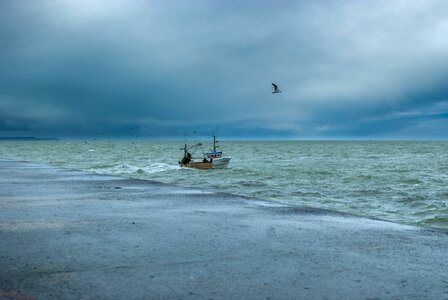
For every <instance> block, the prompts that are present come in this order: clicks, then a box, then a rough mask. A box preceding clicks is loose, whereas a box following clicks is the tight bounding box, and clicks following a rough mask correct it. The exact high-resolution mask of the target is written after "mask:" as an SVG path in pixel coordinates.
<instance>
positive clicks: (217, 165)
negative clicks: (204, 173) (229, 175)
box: [212, 157, 230, 169]
mask: <svg viewBox="0 0 448 300" xmlns="http://www.w3.org/2000/svg"><path fill="white" fill-rule="evenodd" d="M229 163H230V157H223V158H216V159H213V162H212V164H213V169H224V168H227V166H228V165H229Z"/></svg>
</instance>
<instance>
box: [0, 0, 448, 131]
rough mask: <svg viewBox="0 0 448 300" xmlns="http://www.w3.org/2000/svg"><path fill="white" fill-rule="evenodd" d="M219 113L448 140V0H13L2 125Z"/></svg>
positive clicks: (228, 118)
mask: <svg viewBox="0 0 448 300" xmlns="http://www.w3.org/2000/svg"><path fill="white" fill-rule="evenodd" d="M272 82H275V83H277V84H278V85H279V87H280V89H281V90H282V93H280V94H272V90H271V89H272V87H271V83H272ZM216 126H218V127H219V130H220V135H221V136H222V137H225V138H255V139H257V138H268V139H271V138H280V139H283V138H288V139H341V138H342V139H344V138H348V139H358V138H361V139H375V138H381V139H382V138H385V139H395V138H399V139H447V138H448V2H447V1H445V0H443V1H430V0H425V1H414V0H412V1H400V0H397V1H390V0H387V1H381V0H375V1H361V0H359V1H323V0H322V1H200V0H194V1H193V0H192V1H185V0H182V1H181V0H177V1H167V0H163V1H162V0H160V1H145V0H132V1H131V0H127V1H118V0H89V1H84V0H78V1H56V0H54V1H47V0H37V1H36V0H29V1H26V0H1V1H0V136H38V137H44V136H51V137H62V138H64V137H101V136H104V137H133V136H139V137H141V138H143V137H147V138H162V137H163V138H170V137H172V138H177V137H183V134H184V133H187V134H190V133H191V132H193V131H196V132H197V134H199V135H209V133H210V132H211V130H212V129H213V128H215V127H216Z"/></svg>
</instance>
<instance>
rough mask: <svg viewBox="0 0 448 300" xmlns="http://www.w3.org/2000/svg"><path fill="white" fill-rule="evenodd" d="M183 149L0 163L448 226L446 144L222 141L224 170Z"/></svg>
mask: <svg viewBox="0 0 448 300" xmlns="http://www.w3.org/2000/svg"><path fill="white" fill-rule="evenodd" d="M195 142H196V141H191V142H189V144H193V143H195ZM199 142H202V143H203V144H204V145H207V147H206V149H207V150H208V148H209V147H210V146H211V145H210V143H209V141H208V140H203V141H199ZM183 144H184V143H183V142H182V141H169V142H168V141H88V142H85V141H2V142H0V157H3V158H8V159H14V160H25V161H31V162H38V163H45V164H48V165H53V166H58V167H64V168H72V169H79V170H85V171H89V172H95V173H98V174H107V175H117V176H122V177H130V178H139V179H149V180H155V181H159V182H164V183H169V184H176V185H181V186H188V187H195V188H199V189H202V190H205V191H216V192H225V193H232V194H238V195H243V196H247V197H251V198H252V197H253V198H257V199H266V200H271V201H276V202H282V203H288V204H292V205H298V206H305V207H313V208H324V209H331V210H335V211H340V212H346V213H351V214H355V215H359V216H365V217H371V218H378V219H382V220H387V221H392V222H398V223H402V224H411V225H417V226H426V227H435V228H448V142H445V141H443V142H438V141H417V142H414V141H225V140H223V141H222V142H221V143H220V145H221V147H222V150H223V151H224V152H225V153H227V154H229V155H230V156H231V157H232V160H231V162H230V165H229V167H228V168H227V169H222V170H219V169H216V170H194V169H186V168H180V167H179V165H178V161H179V160H180V159H181V157H182V154H183V152H182V151H181V150H180V148H181V147H182V146H183Z"/></svg>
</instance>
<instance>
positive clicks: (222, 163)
mask: <svg viewBox="0 0 448 300" xmlns="http://www.w3.org/2000/svg"><path fill="white" fill-rule="evenodd" d="M229 162H230V157H223V158H217V159H214V160H213V161H212V162H190V163H188V164H185V165H181V166H182V167H186V168H193V169H201V170H208V169H224V168H227V166H228V165H229Z"/></svg>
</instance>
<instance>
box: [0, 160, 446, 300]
mask: <svg viewBox="0 0 448 300" xmlns="http://www.w3.org/2000/svg"><path fill="white" fill-rule="evenodd" d="M0 208H1V209H0V235H1V236H2V242H1V243H0V291H1V292H2V293H16V294H18V295H24V296H27V297H29V298H31V299H34V298H35V299H79V298H99V299H110V298H118V299H145V298H148V297H149V298H189V297H190V298H192V299H193V298H196V299H210V298H213V299H229V298H231V299H235V298H239V299H241V298H248V299H260V298H267V297H270V298H272V299H284V298H290V299H291V298H345V299H360V298H375V297H379V298H408V299H421V298H444V297H445V298H446V297H448V281H447V279H446V276H445V270H447V269H448V259H447V258H446V249H447V248H448V231H446V230H444V229H437V228H427V227H417V226H411V225H403V224H398V223H393V222H389V221H382V220H377V219H372V218H364V217H359V216H354V215H351V214H345V213H339V212H334V211H330V210H328V211H327V210H322V209H308V208H300V207H295V206H291V205H285V204H281V203H277V202H273V201H272V202H271V201H265V200H262V199H256V198H247V197H243V196H236V195H232V194H226V193H213V192H205V191H201V190H198V189H195V188H186V187H181V186H173V185H170V184H165V183H159V182H156V181H150V180H143V179H126V178H120V177H114V176H110V175H99V174H93V173H89V172H84V171H77V170H69V169H63V168H58V167H51V166H47V165H42V164H35V163H29V162H19V161H14V160H5V159H0ZM1 296H2V294H1V293H0V299H1Z"/></svg>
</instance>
